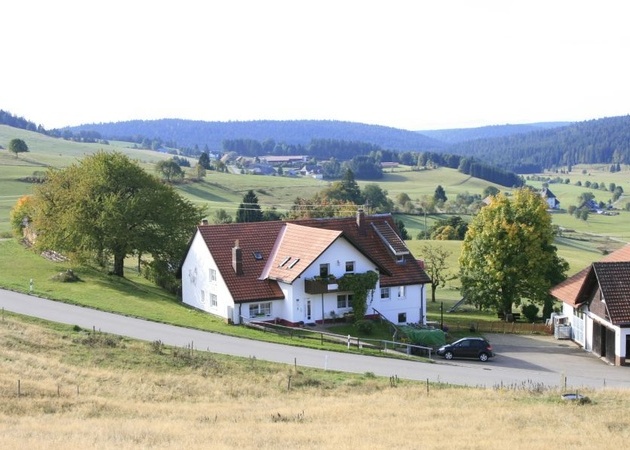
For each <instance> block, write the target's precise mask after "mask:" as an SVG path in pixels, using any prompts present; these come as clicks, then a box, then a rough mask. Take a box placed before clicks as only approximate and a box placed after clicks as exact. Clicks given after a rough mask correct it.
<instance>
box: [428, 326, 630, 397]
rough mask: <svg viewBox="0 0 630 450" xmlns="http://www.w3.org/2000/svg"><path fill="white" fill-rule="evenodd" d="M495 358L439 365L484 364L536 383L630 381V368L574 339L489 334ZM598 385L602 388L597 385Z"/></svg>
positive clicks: (594, 383)
mask: <svg viewBox="0 0 630 450" xmlns="http://www.w3.org/2000/svg"><path fill="white" fill-rule="evenodd" d="M485 337H486V338H487V339H488V340H489V341H490V343H491V344H492V347H493V350H494V352H495V353H496V356H495V357H494V358H492V359H490V361H488V362H487V363H485V364H484V363H481V362H480V361H476V360H452V361H448V362H447V361H445V360H439V359H438V360H437V361H438V362H439V363H440V364H449V365H457V366H461V367H470V368H473V367H475V368H478V367H479V366H480V365H485V366H487V367H486V370H487V371H489V372H503V371H506V372H508V371H512V370H514V369H516V370H519V371H521V372H522V373H523V374H530V376H531V378H530V379H529V381H531V382H532V383H536V382H537V380H539V379H540V378H541V374H546V375H547V376H545V378H547V379H548V378H549V376H552V377H553V376H555V377H556V383H555V384H558V385H559V386H564V385H567V386H570V385H578V386H579V385H580V383H579V380H585V379H589V380H591V383H589V384H590V385H591V386H593V387H606V386H611V385H618V383H625V382H628V381H630V367H628V366H623V367H615V366H612V365H610V364H608V363H607V362H605V361H604V360H602V359H600V358H598V357H597V356H595V355H594V354H592V353H590V352H587V351H585V350H583V349H582V348H581V347H580V346H578V345H577V344H576V343H575V342H573V341H571V340H558V339H556V338H555V337H553V336H547V335H518V334H498V333H495V334H493V333H488V334H486V335H485ZM598 385H599V386H598Z"/></svg>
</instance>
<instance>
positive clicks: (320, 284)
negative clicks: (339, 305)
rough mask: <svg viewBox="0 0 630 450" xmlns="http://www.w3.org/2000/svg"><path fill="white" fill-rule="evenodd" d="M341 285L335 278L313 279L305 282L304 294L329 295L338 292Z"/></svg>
mask: <svg viewBox="0 0 630 450" xmlns="http://www.w3.org/2000/svg"><path fill="white" fill-rule="evenodd" d="M338 290H339V284H337V279H336V278H334V277H328V278H319V277H316V278H311V279H308V280H304V292H306V293H307V294H327V293H329V292H337V291H338Z"/></svg>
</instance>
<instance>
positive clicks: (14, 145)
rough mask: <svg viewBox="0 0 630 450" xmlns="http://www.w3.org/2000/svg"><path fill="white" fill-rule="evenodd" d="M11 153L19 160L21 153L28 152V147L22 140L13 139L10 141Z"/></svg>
mask: <svg viewBox="0 0 630 450" xmlns="http://www.w3.org/2000/svg"><path fill="white" fill-rule="evenodd" d="M9 151H10V152H13V153H15V157H16V158H17V157H18V154H19V153H25V152H28V145H26V142H24V141H23V140H22V139H11V140H10V141H9Z"/></svg>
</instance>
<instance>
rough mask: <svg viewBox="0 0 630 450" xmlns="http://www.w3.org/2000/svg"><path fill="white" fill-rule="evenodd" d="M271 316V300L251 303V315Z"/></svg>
mask: <svg viewBox="0 0 630 450" xmlns="http://www.w3.org/2000/svg"><path fill="white" fill-rule="evenodd" d="M261 316H271V302H267V303H254V304H251V305H249V317H261Z"/></svg>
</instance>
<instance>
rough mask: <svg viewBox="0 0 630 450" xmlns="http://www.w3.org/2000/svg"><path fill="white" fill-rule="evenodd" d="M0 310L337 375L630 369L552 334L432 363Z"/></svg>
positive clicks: (95, 316) (430, 376) (26, 308)
mask: <svg viewBox="0 0 630 450" xmlns="http://www.w3.org/2000/svg"><path fill="white" fill-rule="evenodd" d="M0 308H3V309H4V310H6V311H12V312H15V313H18V314H23V315H27V316H33V317H38V318H41V319H45V320H49V321H53V322H59V323H64V324H69V325H78V326H80V327H82V328H88V329H92V328H95V329H96V330H100V331H102V332H106V333H112V334H116V335H121V336H127V337H130V338H134V339H140V340H144V341H149V342H152V341H156V340H160V341H162V342H163V343H164V344H167V345H173V346H180V347H183V346H186V345H190V344H191V343H192V345H193V346H194V348H196V349H198V350H208V351H211V352H215V353H221V354H226V355H234V356H242V357H255V358H257V359H261V360H267V361H273V362H277V363H284V364H288V365H293V364H297V365H299V366H304V367H313V368H319V369H326V370H336V371H343V372H354V373H365V372H372V373H374V374H375V375H379V376H385V377H390V376H394V375H396V376H398V377H399V378H403V379H409V380H418V381H427V380H428V381H430V382H441V383H448V384H456V385H467V386H484V387H493V386H500V385H503V386H514V385H519V386H521V385H529V384H542V385H545V386H549V387H552V386H558V387H562V386H563V385H564V384H566V386H567V387H569V388H570V387H575V388H580V387H590V388H603V387H622V388H630V368H628V367H613V366H609V365H607V364H604V363H603V362H601V361H599V360H598V359H597V358H595V357H593V356H591V355H588V354H586V353H585V352H583V351H581V350H579V349H576V348H575V347H573V346H572V345H571V344H567V343H566V341H563V342H560V343H559V342H557V341H554V340H553V338H549V339H542V340H541V339H531V338H527V337H524V338H519V337H511V338H510V337H507V336H504V335H496V336H495V335H490V337H489V338H490V340H491V342H493V345H494V346H495V351H497V353H498V354H497V356H496V357H495V358H494V359H492V360H491V361H489V362H487V363H481V362H479V361H450V362H448V363H447V362H446V361H444V360H441V359H439V360H436V362H437V363H435V364H431V363H422V362H417V361H408V360H399V359H391V358H381V357H373V356H361V355H354V354H346V353H337V352H330V351H322V350H315V349H308V348H301V347H292V346H288V345H280V344H273V343H268V342H261V341H254V340H248V339H242V338H236V337H231V336H224V335H221V334H217V333H210V332H204V331H199V330H193V329H188V328H183V327H177V326H172V325H166V324H161V323H156V322H150V321H146V320H141V319H136V318H132V317H126V316H121V315H117V314H111V313H107V312H103V311H97V310H94V309H90V308H84V307H80V306H73V305H69V304H65V303H61V302H56V301H51V300H46V299H43V298H39V297H33V296H29V295H25V294H20V293H16V292H12V291H6V290H0Z"/></svg>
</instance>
